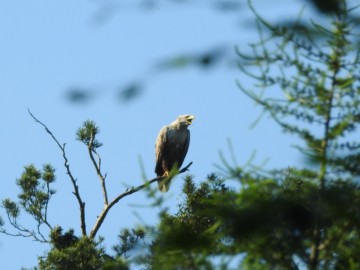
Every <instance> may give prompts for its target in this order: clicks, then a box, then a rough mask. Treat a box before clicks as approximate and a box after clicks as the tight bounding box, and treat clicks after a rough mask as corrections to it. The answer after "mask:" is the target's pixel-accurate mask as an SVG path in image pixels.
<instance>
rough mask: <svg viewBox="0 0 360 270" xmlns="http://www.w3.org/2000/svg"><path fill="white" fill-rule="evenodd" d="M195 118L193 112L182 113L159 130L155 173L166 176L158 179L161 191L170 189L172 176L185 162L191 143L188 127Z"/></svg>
mask: <svg viewBox="0 0 360 270" xmlns="http://www.w3.org/2000/svg"><path fill="white" fill-rule="evenodd" d="M194 119H195V117H194V116H193V115H191V114H186V115H180V116H178V118H177V119H176V120H175V121H174V122H172V123H171V124H169V125H167V126H164V127H163V128H162V129H161V130H160V132H159V135H158V137H157V139H156V144H155V157H156V166H155V173H156V175H157V176H158V177H160V176H164V177H165V179H163V180H159V181H158V185H159V190H160V191H161V192H167V191H168V190H169V187H170V183H171V177H172V176H173V175H174V173H176V172H177V171H178V170H179V169H180V167H181V165H182V164H183V162H184V159H185V156H186V153H187V151H188V149H189V143H190V131H189V130H188V127H189V126H190V125H191V123H192V121H193V120H194Z"/></svg>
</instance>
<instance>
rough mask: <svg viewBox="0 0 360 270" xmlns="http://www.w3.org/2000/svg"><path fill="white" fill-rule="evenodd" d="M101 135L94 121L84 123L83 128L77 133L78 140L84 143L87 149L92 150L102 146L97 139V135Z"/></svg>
mask: <svg viewBox="0 0 360 270" xmlns="http://www.w3.org/2000/svg"><path fill="white" fill-rule="evenodd" d="M99 133H100V129H99V127H98V126H97V125H96V123H95V122H94V121H91V120H87V121H85V122H84V123H83V125H82V127H81V128H79V129H78V130H77V132H76V139H77V140H79V141H81V142H83V143H84V144H85V145H86V146H87V147H89V148H90V149H92V150H95V149H96V148H99V147H101V146H102V143H100V142H99V141H98V140H97V139H96V135H98V134H99Z"/></svg>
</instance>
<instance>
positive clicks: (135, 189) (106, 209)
mask: <svg viewBox="0 0 360 270" xmlns="http://www.w3.org/2000/svg"><path fill="white" fill-rule="evenodd" d="M192 164H193V163H192V162H190V163H189V164H188V165H186V166H185V167H184V168H182V169H181V170H180V171H179V172H178V174H181V173H184V172H186V171H188V169H189V167H190V166H191V165H192ZM164 178H165V176H160V177H156V178H153V179H151V180H148V181H146V182H145V183H144V184H142V185H140V186H138V187H133V188H131V189H129V190H126V191H125V192H124V193H121V194H119V195H118V196H117V197H116V198H115V199H113V200H112V201H111V202H110V203H109V204H108V205H106V206H105V207H104V209H103V210H102V212H101V214H100V215H99V216H98V219H97V220H96V222H95V225H94V228H93V229H92V230H91V232H90V235H89V237H90V238H95V236H96V234H97V232H98V230H99V229H100V227H101V224H102V223H103V222H104V220H105V217H106V215H107V213H108V212H109V210H110V209H111V207H113V206H114V205H115V204H116V203H117V202H119V201H120V200H121V199H122V198H124V197H126V196H129V195H130V194H133V193H135V192H138V191H139V190H141V189H143V188H145V187H148V186H149V185H150V184H152V183H154V182H156V181H159V180H163V179H164Z"/></svg>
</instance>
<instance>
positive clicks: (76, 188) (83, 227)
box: [28, 109, 86, 236]
mask: <svg viewBox="0 0 360 270" xmlns="http://www.w3.org/2000/svg"><path fill="white" fill-rule="evenodd" d="M28 112H29V114H30V116H31V117H32V118H33V119H34V120H35V122H36V123H39V124H40V125H42V126H43V127H44V128H45V130H46V132H47V133H48V134H50V136H51V137H52V138H53V140H54V141H55V142H56V144H57V145H58V147H59V148H60V150H61V152H62V156H63V159H64V166H65V168H66V174H67V175H68V176H69V177H70V180H71V183H72V185H73V188H74V192H73V194H74V195H75V197H76V199H77V201H78V204H79V208H80V227H81V233H82V235H83V236H85V235H86V223H85V202H83V201H82V199H81V196H80V192H79V186H78V185H77V184H76V180H77V179H76V178H74V176H73V175H72V173H71V170H70V165H69V163H68V159H67V157H66V152H65V145H66V144H65V143H64V144H63V145H61V144H60V143H59V141H58V140H57V139H56V137H55V136H54V134H53V133H52V132H51V131H50V130H49V129H48V127H47V126H46V125H45V124H44V123H42V122H41V121H39V120H38V119H37V118H36V117H35V116H34V115H33V114H32V113H31V111H30V110H29V109H28Z"/></svg>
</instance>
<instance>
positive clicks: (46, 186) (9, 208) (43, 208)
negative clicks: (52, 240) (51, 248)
mask: <svg viewBox="0 0 360 270" xmlns="http://www.w3.org/2000/svg"><path fill="white" fill-rule="evenodd" d="M55 178H56V177H55V169H54V168H53V167H52V166H51V165H50V164H46V165H44V166H43V170H42V171H40V170H38V169H36V167H35V166H34V165H29V166H25V169H24V172H23V173H22V174H21V177H20V178H19V179H18V180H17V181H16V184H17V185H18V187H19V188H20V193H19V195H18V198H19V202H14V201H13V200H11V199H9V198H6V199H4V200H3V201H2V206H3V207H4V208H5V210H6V214H7V217H8V221H9V223H10V224H11V225H12V227H13V228H15V229H16V230H17V232H16V233H12V232H9V231H8V230H6V229H5V227H4V225H5V222H4V221H3V222H2V223H1V224H0V225H1V226H0V232H2V233H5V234H8V235H15V236H24V237H32V238H33V239H34V240H36V241H40V242H47V241H48V240H47V239H46V237H45V236H44V235H43V233H42V232H41V230H40V227H41V226H42V225H45V226H46V227H48V229H51V225H50V223H49V221H48V218H47V212H48V204H49V201H50V199H51V197H52V195H54V194H55V190H54V189H52V188H51V187H50V185H51V184H52V183H54V181H55ZM21 210H23V211H25V212H26V213H27V214H29V215H30V216H31V217H32V218H33V219H34V220H35V221H36V224H37V229H36V230H34V229H28V228H25V227H24V226H22V225H21V224H19V222H18V218H19V216H20V213H21Z"/></svg>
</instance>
